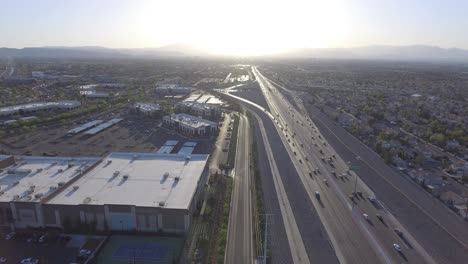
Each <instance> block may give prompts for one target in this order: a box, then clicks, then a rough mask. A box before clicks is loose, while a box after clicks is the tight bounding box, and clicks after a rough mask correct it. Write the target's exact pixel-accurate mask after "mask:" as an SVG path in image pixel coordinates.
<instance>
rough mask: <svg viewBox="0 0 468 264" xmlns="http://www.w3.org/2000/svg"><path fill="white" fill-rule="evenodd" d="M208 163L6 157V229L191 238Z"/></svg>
mask: <svg viewBox="0 0 468 264" xmlns="http://www.w3.org/2000/svg"><path fill="white" fill-rule="evenodd" d="M208 157H209V155H204V154H195V155H180V154H156V153H111V154H109V155H108V156H107V157H105V158H103V159H100V158H69V157H12V156H0V166H1V167H2V168H3V169H2V171H1V173H0V191H1V194H0V226H9V227H11V228H12V229H14V228H28V227H56V228H64V229H75V230H83V229H87V231H93V230H97V231H135V232H159V231H164V232H172V233H184V232H186V231H188V229H189V227H190V224H191V221H192V215H193V212H194V210H195V209H196V208H197V207H198V199H199V197H200V193H201V191H202V190H203V188H204V185H205V182H206V178H207V175H208V169H207V161H208ZM83 231H84V230H83Z"/></svg>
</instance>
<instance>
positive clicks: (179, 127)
mask: <svg viewBox="0 0 468 264" xmlns="http://www.w3.org/2000/svg"><path fill="white" fill-rule="evenodd" d="M163 124H164V125H165V126H167V127H169V128H171V129H174V130H175V131H177V132H179V133H181V134H183V135H187V136H190V137H204V136H210V135H214V134H216V132H217V131H218V124H217V123H215V122H212V121H209V120H205V119H203V118H200V117H195V116H191V115H188V114H172V115H168V116H164V117H163Z"/></svg>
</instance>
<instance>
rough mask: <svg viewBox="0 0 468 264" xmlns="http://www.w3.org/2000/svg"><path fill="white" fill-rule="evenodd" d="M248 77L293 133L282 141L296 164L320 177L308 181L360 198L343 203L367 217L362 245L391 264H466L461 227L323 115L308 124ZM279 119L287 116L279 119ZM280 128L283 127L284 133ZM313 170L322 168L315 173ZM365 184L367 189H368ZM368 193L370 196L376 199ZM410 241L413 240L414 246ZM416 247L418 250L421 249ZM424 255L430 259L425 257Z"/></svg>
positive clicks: (271, 88) (259, 77)
mask: <svg viewBox="0 0 468 264" xmlns="http://www.w3.org/2000/svg"><path fill="white" fill-rule="evenodd" d="M254 73H256V75H257V76H256V77H257V80H259V83H260V86H261V87H262V88H263V89H262V91H263V92H264V95H265V97H266V98H267V101H268V105H269V107H270V109H272V112H274V113H276V112H277V113H278V114H279V116H278V117H277V121H278V123H280V124H281V125H283V126H284V127H283V129H286V128H289V131H295V132H292V133H291V132H289V133H288V134H289V136H288V139H289V140H290V141H291V142H288V143H289V144H290V145H292V144H293V143H294V144H295V145H292V148H293V149H295V150H296V152H297V153H298V156H300V157H301V158H302V163H307V164H305V166H306V165H308V163H309V162H305V157H306V156H307V157H308V158H307V159H309V160H315V164H316V165H317V166H318V167H319V168H320V170H321V172H322V173H321V174H320V176H319V175H317V176H316V174H315V173H312V175H313V176H312V178H319V181H320V178H321V177H324V178H326V179H327V181H328V184H329V186H330V187H336V189H335V190H334V193H340V192H342V193H343V194H344V196H345V197H349V195H352V192H353V191H354V190H355V189H356V191H361V192H362V193H363V196H362V197H361V196H360V195H357V196H354V195H353V196H354V198H353V200H354V201H355V202H352V201H351V199H349V198H348V201H349V202H351V210H352V211H353V213H354V215H355V216H362V214H363V213H366V214H368V215H369V218H370V221H364V222H368V226H369V227H370V228H369V229H368V230H369V231H370V233H371V235H370V236H368V239H371V240H374V242H377V243H379V244H380V245H382V247H383V250H384V252H388V253H387V254H388V256H389V257H390V259H391V260H392V262H394V261H396V262H409V263H433V262H435V261H437V262H439V263H466V262H465V261H466V259H467V258H466V257H467V248H466V238H467V236H466V233H467V232H468V229H467V228H466V223H463V222H462V221H460V219H459V218H457V217H455V216H454V215H453V214H452V212H449V211H448V210H447V208H444V206H443V205H442V204H440V202H438V201H436V200H435V199H434V198H432V197H431V196H430V195H427V194H426V193H424V192H423V191H422V190H421V189H419V188H418V186H416V185H415V184H413V183H412V182H408V181H407V180H405V179H404V178H403V177H402V175H399V174H398V173H397V172H396V171H395V170H393V169H391V168H390V167H388V166H387V165H386V164H385V163H384V162H383V161H382V160H381V159H380V158H379V157H375V156H376V155H377V154H375V153H373V152H372V151H370V150H369V149H367V148H366V147H365V146H364V147H363V144H362V143H360V142H359V141H358V140H357V139H355V138H353V137H352V136H350V135H349V134H348V133H347V132H346V131H344V129H342V128H339V127H336V126H334V124H333V122H331V120H326V118H324V115H323V113H320V111H318V110H317V109H312V108H313V107H309V109H307V110H309V113H311V116H312V117H313V120H314V121H316V122H315V123H313V122H312V120H311V119H310V118H309V117H308V115H307V111H305V110H306V109H305V108H304V106H303V105H302V101H301V100H300V98H299V97H296V94H294V93H293V96H292V98H293V99H294V100H295V103H296V105H298V106H299V108H300V110H301V112H302V113H301V112H298V111H296V110H295V109H294V107H292V106H291V105H290V104H289V103H288V102H287V101H288V100H287V99H286V98H284V97H283V96H282V95H281V93H279V92H278V90H277V89H276V88H275V87H274V86H278V85H272V82H271V81H269V80H268V79H266V78H265V77H264V76H263V75H261V73H259V72H258V71H257V70H256V69H254ZM278 87H279V88H282V89H285V88H284V87H281V86H278ZM287 92H290V91H287ZM301 96H302V95H301ZM275 111H276V112H275ZM284 113H287V114H286V115H284ZM278 119H279V120H278ZM286 124H288V126H287V127H286ZM277 125H279V124H277ZM318 128H320V130H319V129H318ZM293 133H296V136H295V137H294V138H292V137H293V135H294V134H293ZM325 138H326V139H327V140H330V142H331V143H332V146H333V148H335V149H336V150H338V153H339V154H340V155H339V156H343V157H345V160H346V161H351V164H348V163H346V162H344V161H343V160H341V159H340V158H339V156H338V155H336V152H335V151H334V149H333V148H331V147H330V146H329V144H328V141H326V140H325ZM300 144H303V146H304V148H302V147H299V146H300ZM324 144H326V145H324ZM320 150H321V151H322V152H323V154H322V153H320ZM299 153H300V154H299ZM332 154H335V156H336V157H337V158H336V159H335V158H333V157H332V164H333V166H334V168H332V167H331V166H330V165H328V163H329V162H327V161H326V162H323V161H322V160H321V157H324V158H325V160H327V159H328V158H329V157H330V155H332ZM312 156H313V157H312ZM319 164H322V165H323V166H322V167H320V166H319ZM349 165H351V167H352V168H355V169H356V172H357V173H358V174H359V176H360V177H362V178H363V180H364V182H363V181H362V180H361V178H359V177H357V176H356V173H355V172H354V171H350V172H349V173H347V172H346V171H347V169H348V168H349ZM314 166H315V165H314ZM306 167H307V166H306ZM323 167H328V168H326V169H325V171H326V173H325V175H323V171H324V170H323ZM313 168H314V167H312V169H313ZM332 171H335V172H336V175H337V177H335V176H334V175H333V173H330V172H332ZM340 175H341V176H342V177H340ZM322 182H323V179H322ZM366 184H369V186H370V187H371V188H372V189H371V188H369V187H368V186H367V185H366ZM322 190H323V189H322ZM340 190H341V191H340ZM372 190H374V191H376V194H377V195H376V194H375V193H373V191H372ZM369 196H373V197H377V198H378V199H377V200H376V202H370V201H369V200H368V197H369ZM432 210H434V211H432ZM376 213H379V214H380V215H381V216H382V218H383V219H384V221H381V220H379V219H378V218H377V217H376ZM395 216H396V217H398V219H396V217H395ZM361 220H362V218H361ZM395 227H396V228H398V229H399V230H400V231H402V232H403V236H401V237H400V236H398V235H396V233H395V232H394V230H393V229H394V228H395ZM330 231H331V232H332V234H330V236H334V235H335V233H333V231H332V230H330ZM412 235H414V236H415V237H417V241H416V239H414V238H413V236H412ZM392 243H398V244H399V245H400V246H402V253H401V254H397V255H395V253H396V251H395V250H394V249H393V247H392ZM421 245H424V248H423V247H422V246H421ZM428 252H430V253H431V254H430V255H429V254H428ZM381 253H382V252H379V254H381ZM398 255H400V256H398ZM433 258H434V259H435V260H434V259H433Z"/></svg>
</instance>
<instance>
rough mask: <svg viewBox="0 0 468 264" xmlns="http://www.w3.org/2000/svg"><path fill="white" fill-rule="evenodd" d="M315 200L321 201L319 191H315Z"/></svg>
mask: <svg viewBox="0 0 468 264" xmlns="http://www.w3.org/2000/svg"><path fill="white" fill-rule="evenodd" d="M315 198H317V200H319V201H320V192H319V191H315Z"/></svg>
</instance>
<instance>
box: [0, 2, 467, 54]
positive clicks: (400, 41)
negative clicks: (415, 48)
mask: <svg viewBox="0 0 468 264" xmlns="http://www.w3.org/2000/svg"><path fill="white" fill-rule="evenodd" d="M0 7H1V8H0V47H10V48H23V47H38V46H103V47H109V48H152V47H160V46H165V45H170V44H181V43H183V44H189V45H193V46H197V47H201V48H203V49H206V50H209V51H211V52H213V53H217V54H227V55H263V54H272V53H277V52H283V51H287V50H290V49H295V48H339V47H357V46H368V45H431V46H440V47H443V48H451V47H457V48H463V49H468V13H467V10H468V1H466V0H323V1H319V0H236V1H232V0H230V1H226V0H153V1H150V0H79V1H78V0H0Z"/></svg>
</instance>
